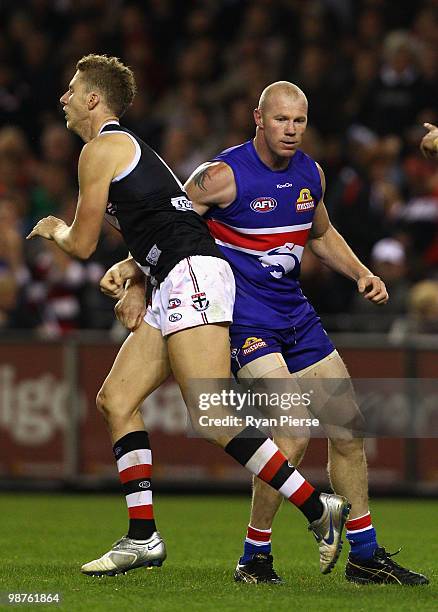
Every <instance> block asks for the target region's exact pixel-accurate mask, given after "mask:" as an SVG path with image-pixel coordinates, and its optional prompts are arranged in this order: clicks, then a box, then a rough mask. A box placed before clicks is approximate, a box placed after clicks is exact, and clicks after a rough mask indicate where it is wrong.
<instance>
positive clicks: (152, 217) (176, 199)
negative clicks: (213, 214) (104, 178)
mask: <svg viewBox="0 0 438 612" xmlns="http://www.w3.org/2000/svg"><path fill="white" fill-rule="evenodd" d="M115 132H119V133H120V132H122V133H124V134H127V135H128V136H129V137H130V138H131V140H132V142H133V143H134V145H135V150H136V153H135V157H134V159H133V161H132V163H131V164H130V165H129V166H128V168H126V169H125V170H124V171H123V172H122V173H121V174H119V175H118V176H117V177H115V178H114V179H113V181H112V182H111V185H110V189H109V194H108V200H109V201H108V205H107V209H106V215H105V217H106V219H107V221H109V222H110V223H111V224H112V225H114V226H115V227H117V229H119V230H120V231H121V233H122V235H123V238H124V240H125V243H126V245H127V247H128V249H129V252H130V253H131V255H132V256H133V258H134V259H135V261H136V262H137V263H138V264H139V265H140V266H141V268H142V269H143V271H144V272H145V273H146V274H148V275H149V276H150V277H151V282H152V284H153V285H159V284H160V283H161V282H162V281H163V280H164V278H165V277H166V276H167V274H168V273H169V272H170V271H171V270H172V268H173V267H174V266H175V265H176V264H177V263H178V262H179V261H181V260H182V259H184V258H185V257H188V256H190V255H208V256H212V257H218V258H220V259H224V257H223V255H222V253H221V252H220V250H219V248H218V247H217V246H216V244H215V242H214V240H213V238H212V237H211V236H210V233H209V231H208V229H207V225H206V223H205V222H204V220H203V219H202V218H201V217H200V216H199V215H198V214H197V213H196V212H195V211H194V210H193V209H192V203H191V202H190V200H189V199H188V198H187V194H186V193H185V192H184V188H183V186H182V184H181V182H180V181H179V180H178V178H177V177H176V176H175V174H174V173H173V172H172V170H171V169H170V168H169V166H167V164H166V163H165V162H164V161H163V160H162V159H161V157H160V156H159V155H158V154H157V153H156V152H155V151H154V150H153V149H151V148H150V147H149V146H148V145H147V144H146V143H145V142H143V141H142V140H141V139H140V138H138V137H137V136H136V135H135V134H133V133H132V132H130V131H129V130H128V129H126V128H124V127H122V126H120V125H119V123H117V122H115V121H110V122H108V123H106V124H104V125H103V127H102V128H101V129H100V132H99V135H101V134H102V135H103V134H113V133H115Z"/></svg>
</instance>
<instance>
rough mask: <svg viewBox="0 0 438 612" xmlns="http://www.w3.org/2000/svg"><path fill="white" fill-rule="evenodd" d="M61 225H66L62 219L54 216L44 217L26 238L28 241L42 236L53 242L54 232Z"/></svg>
mask: <svg viewBox="0 0 438 612" xmlns="http://www.w3.org/2000/svg"><path fill="white" fill-rule="evenodd" d="M61 225H65V223H64V221H63V220H62V219H58V218H57V217H52V216H50V217H44V218H43V219H40V221H38V223H37V224H36V225H35V227H34V228H33V230H32V231H31V232H30V233H29V234H28V235H27V236H26V240H30V239H31V238H35V236H41V237H42V238H46V239H47V240H53V232H54V231H55V229H56V228H57V227H59V226H61Z"/></svg>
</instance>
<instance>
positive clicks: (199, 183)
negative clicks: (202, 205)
mask: <svg viewBox="0 0 438 612" xmlns="http://www.w3.org/2000/svg"><path fill="white" fill-rule="evenodd" d="M206 178H208V179H210V178H211V177H210V175H209V173H208V168H204V169H203V170H200V171H199V172H198V173H197V174H195V176H194V177H193V180H194V181H195V185H196V187H199V189H202V191H207V187H206V186H205V185H204V183H205V179H206Z"/></svg>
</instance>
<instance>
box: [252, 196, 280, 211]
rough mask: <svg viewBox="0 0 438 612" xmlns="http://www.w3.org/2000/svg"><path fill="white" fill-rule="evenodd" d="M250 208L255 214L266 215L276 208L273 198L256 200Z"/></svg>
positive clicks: (275, 201)
mask: <svg viewBox="0 0 438 612" xmlns="http://www.w3.org/2000/svg"><path fill="white" fill-rule="evenodd" d="M250 206H251V208H252V210H253V211H254V212H256V213H268V212H272V211H273V210H275V209H276V208H277V200H274V198H256V199H255V200H253V201H252V202H251V204H250Z"/></svg>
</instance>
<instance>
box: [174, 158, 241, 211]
mask: <svg viewBox="0 0 438 612" xmlns="http://www.w3.org/2000/svg"><path fill="white" fill-rule="evenodd" d="M184 189H185V191H186V192H187V195H188V197H189V199H190V200H191V201H192V202H193V209H194V210H195V211H196V212H197V213H198V214H200V215H204V214H205V213H206V212H207V210H208V209H209V208H211V207H212V206H219V208H225V207H227V206H229V205H230V204H231V203H232V202H233V201H234V200H235V199H236V195H237V188H236V181H235V179H234V174H233V171H232V170H231V168H230V166H228V164H224V163H223V162H207V163H205V164H202V165H201V166H199V167H198V168H197V169H196V170H195V171H194V172H193V174H192V175H191V176H190V177H189V178H188V179H187V182H186V184H185V185H184Z"/></svg>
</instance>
